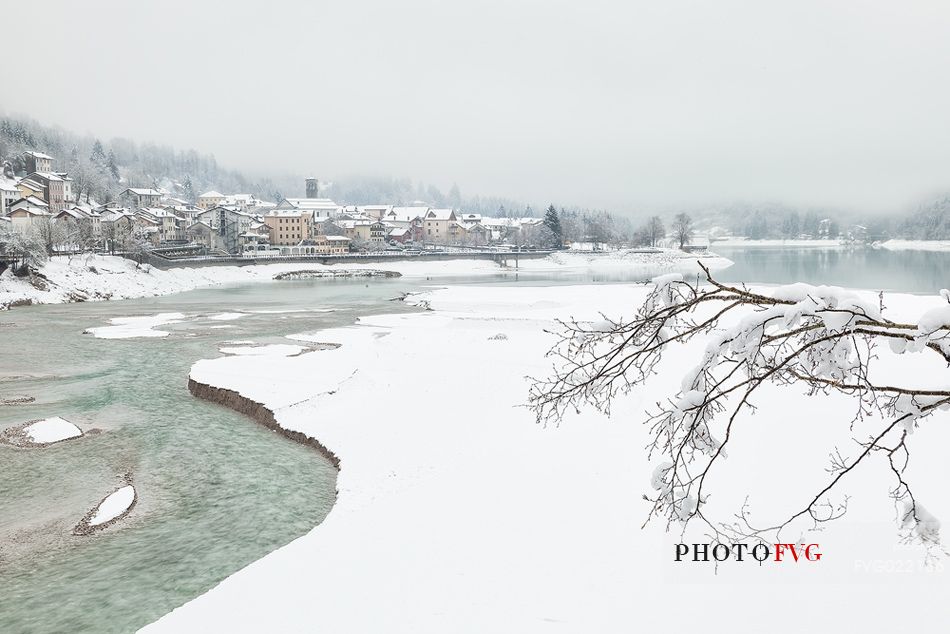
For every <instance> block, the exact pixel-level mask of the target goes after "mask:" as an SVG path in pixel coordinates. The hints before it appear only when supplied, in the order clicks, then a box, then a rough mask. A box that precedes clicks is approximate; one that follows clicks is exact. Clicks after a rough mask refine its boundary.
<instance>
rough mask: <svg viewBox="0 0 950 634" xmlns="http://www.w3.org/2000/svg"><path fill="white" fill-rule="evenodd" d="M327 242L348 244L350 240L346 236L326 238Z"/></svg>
mask: <svg viewBox="0 0 950 634" xmlns="http://www.w3.org/2000/svg"><path fill="white" fill-rule="evenodd" d="M326 238H327V241H328V242H349V241H350V239H349V238H347V237H346V236H327V237H326Z"/></svg>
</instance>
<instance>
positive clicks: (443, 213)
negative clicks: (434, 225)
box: [425, 209, 455, 220]
mask: <svg viewBox="0 0 950 634" xmlns="http://www.w3.org/2000/svg"><path fill="white" fill-rule="evenodd" d="M425 218H426V220H454V219H455V210H454V209H430V210H429V211H428V212H427V213H426V215H425Z"/></svg>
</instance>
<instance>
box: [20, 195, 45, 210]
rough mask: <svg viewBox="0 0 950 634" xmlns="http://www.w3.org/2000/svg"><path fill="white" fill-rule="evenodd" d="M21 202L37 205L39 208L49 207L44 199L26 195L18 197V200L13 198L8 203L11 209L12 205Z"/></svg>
mask: <svg viewBox="0 0 950 634" xmlns="http://www.w3.org/2000/svg"><path fill="white" fill-rule="evenodd" d="M21 202H22V203H26V204H28V205H32V206H34V207H39V208H41V209H49V205H48V204H46V201H45V200H43V199H42V198H37V197H36V196H27V197H26V198H20V199H18V200H14V201H13V202H12V203H11V204H10V208H11V209H12V208H13V206H14V205H18V204H20V203H21Z"/></svg>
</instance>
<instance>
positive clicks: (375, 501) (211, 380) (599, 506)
mask: <svg viewBox="0 0 950 634" xmlns="http://www.w3.org/2000/svg"><path fill="white" fill-rule="evenodd" d="M645 293H646V289H645V288H644V287H643V286H636V285H611V286H592V285H588V286H557V287H543V288H540V287H518V288H511V287H449V288H446V289H438V290H433V291H429V292H426V293H424V294H423V295H420V296H413V297H411V298H410V301H414V302H417V303H420V302H423V301H425V302H426V303H427V304H428V305H429V306H430V307H431V308H433V310H432V311H427V312H425V313H412V314H400V315H382V316H374V317H371V318H366V319H365V320H361V322H360V323H359V324H358V325H355V326H351V327H346V328H334V329H330V330H323V331H319V332H316V333H303V334H301V335H299V336H295V337H293V338H294V339H299V340H304V341H331V342H334V343H339V344H341V347H340V348H337V349H333V350H323V351H320V352H314V353H307V354H303V355H299V356H293V357H291V356H286V357H285V356H279V355H273V356H266V357H264V358H260V357H256V358H255V357H246V356H229V357H222V358H218V359H210V360H204V361H200V362H198V363H196V364H195V365H194V366H193V368H192V371H191V377H190V378H191V380H192V381H195V382H196V383H201V384H204V385H208V386H214V387H215V388H218V389H223V390H228V391H231V392H233V393H236V394H239V395H240V396H241V398H243V399H246V400H248V401H252V402H255V403H258V404H260V406H261V407H264V408H266V409H267V410H268V411H270V412H272V415H273V418H274V421H275V423H276V424H277V425H279V426H280V427H281V428H283V429H285V430H289V431H293V432H295V433H299V434H302V435H304V436H305V437H308V438H314V439H319V441H320V442H321V443H322V444H323V445H325V446H326V448H327V450H328V451H330V452H332V453H333V454H334V455H336V456H339V458H340V460H341V461H342V467H341V471H340V476H339V479H338V492H339V495H338V501H337V504H336V505H335V507H334V509H333V510H332V511H331V513H330V515H329V516H328V517H327V519H326V520H325V521H324V522H323V523H322V524H320V525H319V526H317V527H316V528H315V529H314V530H313V531H311V532H310V533H308V534H307V535H306V536H304V537H301V538H300V539H298V540H296V541H294V542H292V543H291V544H289V545H288V546H286V547H284V548H282V549H279V550H277V551H275V552H273V553H271V554H270V555H268V556H266V557H264V558H263V559H261V560H259V561H257V562H255V563H254V564H251V565H250V566H248V567H247V568H245V569H243V570H241V571H240V572H238V573H236V574H235V575H232V576H231V577H229V578H228V579H227V580H225V581H224V582H222V583H221V584H220V585H219V586H217V587H216V588H214V589H212V590H211V591H210V592H208V593H206V594H205V595H203V596H201V597H199V598H197V599H195V600H194V601H192V602H190V603H188V604H186V605H185V606H183V607H181V608H179V609H178V610H176V611H174V612H172V613H171V614H169V615H166V616H165V617H163V618H162V619H160V620H159V621H158V622H156V623H155V624H153V625H151V626H149V627H148V628H145V629H146V631H174V632H179V631H185V632H189V631H207V630H209V629H223V630H228V631H260V630H262V629H268V630H271V631H274V630H277V631H287V632H298V631H310V630H312V629H313V628H314V627H322V628H325V629H327V630H329V631H340V632H366V631H381V630H385V631H426V632H429V631H431V632H435V631H519V632H522V631H551V630H557V631H570V632H586V631H598V632H621V631H624V632H626V631H631V630H634V629H644V628H646V629H651V628H657V629H658V628H663V627H665V626H668V625H669V618H670V617H669V615H670V613H671V611H674V613H675V614H676V625H677V630H678V631H679V630H682V631H686V630H690V629H694V628H703V629H704V631H711V632H719V631H748V632H753V631H801V630H803V629H808V628H809V627H810V626H811V625H813V624H814V618H815V616H816V614H821V615H822V619H824V621H823V622H825V623H828V624H832V623H835V624H839V625H841V626H845V625H847V627H848V628H851V629H855V628H857V629H860V628H862V627H865V628H868V629H871V630H879V629H881V628H886V629H891V628H895V627H898V626H901V627H911V628H913V627H924V626H925V625H927V624H928V623H930V624H932V623H933V622H937V621H938V620H939V619H940V618H942V617H943V616H945V610H944V609H943V608H941V607H939V606H941V605H943V604H942V603H941V601H940V597H941V596H942V595H943V594H944V589H945V588H944V585H943V584H944V583H946V582H947V578H946V576H945V575H938V574H936V573H932V572H928V571H926V570H924V569H922V568H919V567H915V568H910V567H909V568H908V569H907V571H906V572H897V573H895V572H894V571H893V569H892V568H893V564H894V562H895V561H896V562H898V563H901V564H903V563H904V562H907V561H909V562H913V561H914V559H913V558H914V557H915V556H916V555H917V553H915V552H910V551H907V552H903V551H900V550H899V549H898V548H897V547H896V546H895V544H894V540H895V527H894V524H893V521H892V513H890V512H889V508H888V503H887V500H886V494H882V495H878V494H880V493H881V492H880V491H874V492H873V494H867V492H865V491H857V492H855V496H854V500H855V502H854V508H853V510H852V511H851V514H850V515H849V516H848V518H846V519H844V520H842V521H841V522H843V523H836V524H834V525H831V526H830V527H829V528H828V529H827V530H826V531H825V532H824V533H823V534H822V535H821V542H822V549H823V552H825V553H826V557H825V559H824V560H823V561H822V564H821V565H820V566H812V567H811V568H806V567H797V568H795V567H788V568H785V569H782V570H775V569H774V568H773V569H762V568H760V567H757V566H756V567H744V568H741V569H723V570H721V571H720V573H719V574H718V575H716V574H714V572H713V570H712V567H710V566H703V565H701V564H698V565H683V564H676V563H674V561H673V559H672V552H673V543H674V542H675V541H676V540H677V539H678V538H679V536H678V535H670V534H667V533H665V532H664V531H663V530H662V527H660V526H656V525H649V526H648V527H647V528H646V529H645V530H642V529H641V528H640V526H641V524H642V521H643V518H644V516H643V513H644V509H643V504H642V502H641V501H640V500H639V495H640V493H641V492H643V491H644V490H645V489H646V486H644V485H645V483H647V482H648V480H649V474H650V472H651V466H650V465H649V464H648V462H647V460H646V458H645V457H644V456H643V453H642V451H643V449H642V448H643V430H642V427H641V425H640V424H639V423H640V421H641V420H642V418H643V412H644V411H645V409H647V408H649V406H650V403H651V402H654V401H655V400H656V399H657V398H659V395H660V394H663V393H664V391H665V390H666V389H669V388H671V387H672V386H675V385H678V383H679V378H680V377H679V375H678V374H677V373H676V372H665V373H661V375H660V376H658V377H657V379H658V384H656V385H654V386H653V388H654V389H651V390H650V391H644V390H639V391H635V392H634V393H632V394H631V395H630V396H629V397H628V398H625V399H624V402H623V404H622V405H620V406H618V407H617V408H615V411H614V415H613V417H612V418H611V419H607V418H605V417H603V416H600V415H597V414H593V413H591V412H583V413H582V414H581V415H579V416H572V417H570V418H569V419H567V420H565V422H564V423H563V424H562V425H561V426H560V427H558V428H550V429H543V428H540V427H538V426H537V425H536V424H535V423H534V420H533V417H532V416H531V414H530V412H528V411H526V410H524V409H523V408H520V407H519V406H520V405H521V404H523V403H524V402H525V397H526V383H525V381H524V376H525V375H526V374H528V375H540V374H543V373H545V372H547V370H548V362H547V361H546V360H545V359H544V357H543V354H544V352H545V351H546V350H547V348H548V346H549V344H550V343H551V341H550V338H549V337H548V336H547V335H545V334H544V332H543V329H544V328H546V327H551V326H552V323H553V320H554V319H555V318H564V317H567V316H575V317H577V318H581V319H585V318H586V319H598V318H599V312H600V311H605V312H608V313H610V314H626V315H629V314H630V313H631V311H632V310H634V309H635V307H636V306H637V305H639V303H640V302H642V300H643V298H644V296H645ZM868 296H869V297H872V298H873V294H868ZM934 302H939V298H920V297H910V296H901V295H892V296H889V297H888V298H887V303H888V305H889V306H897V307H898V308H901V307H903V309H905V310H908V311H911V312H917V310H918V309H919V308H921V307H924V308H926V307H929V306H930V305H931V304H933V303H934ZM898 312H900V311H898ZM897 316H898V317H899V315H897ZM500 335H503V337H502V336H500ZM422 341H424V342H425V345H421V344H420V342H422ZM447 349H451V350H452V351H453V354H451V355H445V354H444V351H445V350H447ZM699 349H700V350H701V349H702V346H699ZM690 354H695V350H693V351H692V353H690V352H689V351H688V350H684V351H682V353H681V354H680V355H679V356H675V357H674V358H672V359H670V360H669V363H670V365H671V367H672V368H674V369H675V368H679V367H683V366H684V364H690V363H691V362H690ZM685 367H688V366H685ZM656 388H659V391H657V389H656ZM370 393H372V394H376V395H377V397H376V398H372V399H367V398H366V395H367V394H370ZM401 394H405V395H411V398H410V399H409V400H408V401H406V402H408V403H411V406H406V402H402V401H401V400H400V399H399V398H398V395H401ZM769 396H770V398H769V399H768V400H767V401H766V402H763V403H761V404H762V405H768V407H763V409H764V410H765V411H764V417H756V418H755V423H756V424H755V425H754V427H756V428H762V427H769V426H770V425H775V426H777V427H779V428H780V429H781V428H782V427H785V426H787V428H788V429H790V430H793V431H792V432H790V433H791V435H793V436H795V437H796V438H797V439H799V440H801V439H806V440H807V439H808V438H810V437H812V436H811V435H813V434H818V433H820V430H821V429H822V428H823V427H826V426H827V425H828V424H829V423H831V422H834V420H835V418H836V417H838V416H843V415H847V416H850V414H851V412H850V406H851V404H850V402H849V401H847V399H838V398H822V397H812V398H805V397H804V396H803V395H801V394H795V393H793V392H790V391H787V390H786V391H785V392H775V393H772V392H770V393H769ZM939 427H940V426H938V425H929V426H928V429H927V430H926V433H928V434H931V433H933V432H935V431H937V432H939V433H942V434H944V436H945V432H942V431H941V430H939ZM922 433H923V432H922ZM928 440H930V439H928ZM932 444H933V449H932V450H930V449H928V448H927V447H917V449H918V450H921V449H923V451H919V452H918V454H917V457H916V458H915V459H917V460H920V461H921V462H922V463H925V464H927V468H928V472H927V476H928V479H932V480H933V481H934V485H933V486H932V487H929V488H930V490H929V491H928V492H927V494H928V496H929V497H930V499H933V500H935V501H936V500H942V499H943V498H944V497H945V496H942V495H941V485H940V483H941V482H943V481H944V480H945V477H944V476H945V475H946V473H945V472H946V471H947V467H945V466H943V465H942V464H941V463H943V462H945V461H943V460H942V458H941V457H940V448H939V447H940V444H941V443H940V442H939V441H938V442H933V443H932ZM796 447H797V445H796ZM928 451H929V452H930V453H927V452H928ZM798 453H799V451H798V450H789V451H787V452H785V453H775V452H768V451H759V452H755V451H753V452H751V456H752V458H751V464H750V463H749V462H743V461H742V457H741V456H742V452H739V451H737V452H736V456H735V457H733V458H732V459H733V460H734V461H737V462H736V463H735V466H734V467H733V469H734V470H735V471H736V472H738V473H740V474H743V476H744V475H745V474H747V473H749V472H754V473H757V474H758V473H759V472H760V471H764V470H766V469H767V468H768V467H769V466H772V463H774V462H776V461H778V462H780V463H782V464H783V465H784V464H786V463H787V461H788V460H789V459H790V457H794V456H795V455H796V454H798ZM786 454H787V455H786ZM747 455H748V454H747ZM930 461H936V462H933V463H931V462H930ZM819 472H821V469H820V468H819ZM786 479H788V478H786ZM882 481H885V479H884V478H882ZM882 486H884V485H882ZM884 488H885V491H886V486H885V487H884ZM740 492H741V487H740ZM778 497H781V496H778ZM882 497H883V498H885V500H884V501H883V502H882V501H881V499H880V498H882ZM938 506H942V508H939V509H937V508H934V509H933V511H934V512H935V513H936V514H938V515H939V514H943V515H946V514H947V513H948V512H950V504H947V503H945V502H944V503H941V504H939V505H938ZM882 562H883V564H882ZM887 566H891V568H890V569H889V568H887ZM882 570H883V572H882ZM789 583H791V584H794V586H795V588H794V589H795V591H796V593H798V594H800V595H802V596H800V597H799V600H801V601H802V602H803V604H807V605H809V606H810V608H809V609H808V610H794V611H791V612H789V613H785V614H783V616H782V618H781V619H777V618H776V617H775V614H774V602H775V601H776V600H779V597H780V596H782V593H783V592H785V591H786V589H787V584H789ZM908 583H911V584H915V587H914V592H913V594H912V595H911V596H910V597H909V598H908V599H907V601H908V602H909V603H908V605H907V608H908V609H906V610H899V611H888V612H884V613H875V614H864V613H855V612H854V611H853V610H851V609H849V607H848V606H849V604H850V602H851V601H856V600H859V599H860V600H864V601H885V600H887V599H888V597H891V596H893V593H894V592H895V591H897V590H899V589H902V588H904V587H905V585H906V584H908ZM696 592H698V593H700V594H701V595H702V597H703V608H702V609H697V610H694V611H683V610H681V609H678V606H680V605H681V602H682V601H685V600H688V597H686V596H685V595H684V593H696ZM737 592H739V593H741V596H742V605H741V609H740V608H738V607H737V606H736V602H735V599H736V593H737Z"/></svg>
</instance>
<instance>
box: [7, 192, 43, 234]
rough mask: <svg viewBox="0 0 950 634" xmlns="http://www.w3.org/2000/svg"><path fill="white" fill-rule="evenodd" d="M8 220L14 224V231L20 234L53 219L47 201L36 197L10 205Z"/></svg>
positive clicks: (21, 199) (23, 199) (22, 199)
mask: <svg viewBox="0 0 950 634" xmlns="http://www.w3.org/2000/svg"><path fill="white" fill-rule="evenodd" d="M7 218H9V219H10V221H11V223H12V224H13V230H14V231H18V232H21V233H23V232H26V231H29V230H30V229H31V228H32V227H33V226H34V225H36V224H38V223H40V222H43V221H48V220H51V219H52V214H51V213H50V212H49V206H48V205H47V204H46V201H44V200H40V199H39V198H36V197H34V196H30V197H29V198H20V199H19V200H17V201H15V202H14V203H13V204H12V205H10V211H9V212H8V213H7Z"/></svg>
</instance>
